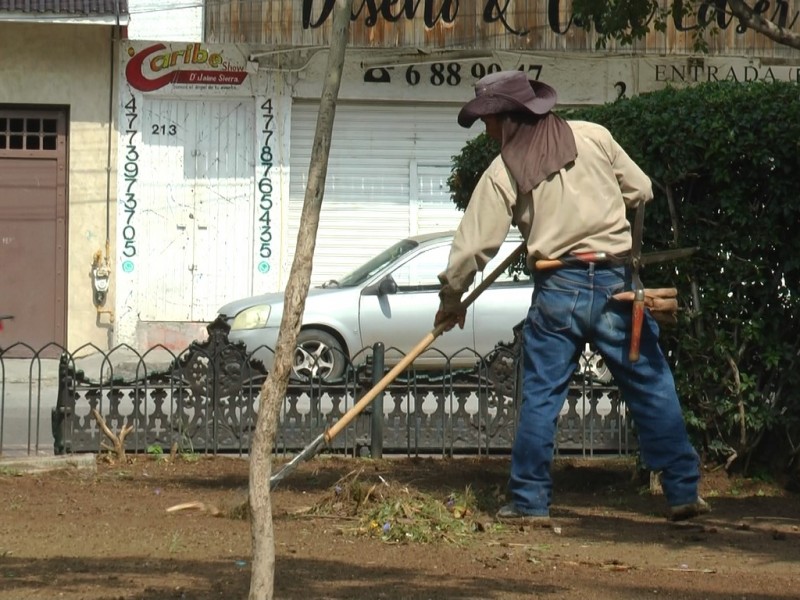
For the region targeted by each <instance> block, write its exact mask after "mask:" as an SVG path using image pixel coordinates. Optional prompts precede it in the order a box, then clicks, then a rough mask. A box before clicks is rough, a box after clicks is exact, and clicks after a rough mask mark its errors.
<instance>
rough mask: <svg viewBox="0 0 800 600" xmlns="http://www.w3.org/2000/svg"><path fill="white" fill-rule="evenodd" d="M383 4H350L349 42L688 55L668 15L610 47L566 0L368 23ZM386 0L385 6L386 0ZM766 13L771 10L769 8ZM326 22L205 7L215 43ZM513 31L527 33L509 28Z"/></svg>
mask: <svg viewBox="0 0 800 600" xmlns="http://www.w3.org/2000/svg"><path fill="white" fill-rule="evenodd" d="M670 1H671V0H662V6H664V7H666V6H667V5H668V3H669V2H670ZM310 4H311V7H312V14H311V21H312V22H317V21H319V18H320V13H321V10H322V7H323V6H324V4H325V2H323V1H322V0H313V2H311V3H310ZM383 4H384V2H383V1H382V0H376V1H375V2H374V3H367V2H356V3H355V10H357V11H359V14H358V15H357V17H356V19H355V20H354V21H353V22H352V24H351V31H350V46H351V47H358V48H422V49H476V48H478V49H491V50H508V51H536V52H587V53H597V52H600V53H606V52H612V53H622V54H630V53H647V54H656V53H657V54H672V55H675V54H677V55H685V54H694V51H693V49H692V44H693V33H692V31H682V30H679V29H677V28H676V27H675V25H674V24H673V23H672V22H670V23H669V27H668V29H667V32H666V33H665V34H662V33H651V34H650V35H648V36H647V38H646V39H644V40H642V41H639V42H636V43H635V44H633V46H625V47H622V46H619V45H618V44H614V43H611V44H609V46H608V48H605V49H597V48H596V47H595V46H596V42H597V35H596V34H594V33H590V32H585V31H583V30H582V29H580V28H578V27H576V26H575V24H574V23H572V5H571V3H570V2H569V1H568V0H567V1H559V2H556V0H514V1H513V2H508V3H507V6H506V9H505V13H504V15H503V19H498V18H497V15H496V14H495V15H493V17H494V18H495V21H493V22H491V23H487V22H486V21H485V20H484V7H485V5H486V2H483V1H475V2H460V3H456V2H452V3H450V5H449V6H451V7H457V12H456V15H455V17H454V18H451V17H450V16H448V15H445V16H444V17H443V16H440V15H439V11H442V10H443V7H447V5H448V4H447V3H446V2H432V3H431V6H432V7H433V10H434V20H435V22H434V23H433V25H432V26H430V27H427V26H426V24H425V22H424V12H425V7H426V4H427V3H426V1H425V0H420V1H415V2H411V1H409V2H398V3H395V4H393V5H391V6H390V8H388V9H387V10H390V11H391V14H394V15H398V14H399V18H397V19H396V20H393V21H392V20H387V19H386V18H385V17H383V16H382V15H380V14H379V15H378V16H377V18H375V19H373V20H374V23H370V22H369V20H370V19H369V17H370V15H369V6H370V5H376V6H378V7H381V6H383ZM386 4H387V6H389V4H388V0H387V2H386ZM499 4H501V5H502V4H503V3H499ZM406 6H408V7H412V8H410V9H409V10H415V11H416V12H415V13H414V16H413V18H411V19H409V18H407V16H406V13H405V9H406ZM550 10H552V12H553V14H552V15H551V14H550ZM798 11H800V0H789V2H788V11H787V15H788V19H789V22H788V23H787V26H788V25H791V24H792V19H793V18H794V15H796V14H797V13H798ZM495 13H496V10H495ZM556 15H557V17H556ZM767 16H768V17H772V16H773V13H772V12H770V13H769V14H768V15H767ZM710 18H714V17H713V16H711V17H710ZM726 18H727V19H728V20H730V17H726ZM331 21H332V16H330V15H329V16H328V17H327V19H326V20H325V22H324V23H323V24H322V25H321V26H319V27H310V26H309V27H306V28H304V27H303V0H215V1H211V2H208V6H207V14H206V38H207V39H208V41H211V42H217V43H250V44H262V45H264V46H267V47H272V48H275V47H301V46H321V45H328V38H329V35H330V29H331ZM691 24H692V23H691V22H688V21H687V23H686V25H691ZM793 28H794V29H798V28H800V26H798V25H794V27H793ZM513 31H517V32H526V33H524V35H515V34H514V33H513ZM708 43H709V54H710V55H712V56H713V55H735V56H753V57H760V58H800V51H798V50H795V49H793V48H789V47H787V46H784V45H781V44H777V43H775V42H772V41H770V40H768V39H767V38H766V37H764V36H763V35H761V34H758V33H756V32H754V31H752V30H750V31H747V32H745V33H744V34H741V33H737V32H736V24H735V22H731V23H730V24H729V25H727V27H726V28H725V29H723V30H722V31H721V32H720V33H719V35H717V36H714V37H711V36H709V37H708Z"/></svg>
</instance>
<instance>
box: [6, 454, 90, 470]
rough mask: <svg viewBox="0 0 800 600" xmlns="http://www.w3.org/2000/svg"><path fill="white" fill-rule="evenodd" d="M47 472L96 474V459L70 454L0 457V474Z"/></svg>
mask: <svg viewBox="0 0 800 600" xmlns="http://www.w3.org/2000/svg"><path fill="white" fill-rule="evenodd" d="M49 471H79V472H81V473H88V474H92V473H96V472H97V457H96V455H94V454H72V455H68V456H30V457H24V458H2V457H0V474H2V473H11V474H16V473H46V472H49Z"/></svg>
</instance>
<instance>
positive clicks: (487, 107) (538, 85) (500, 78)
mask: <svg viewBox="0 0 800 600" xmlns="http://www.w3.org/2000/svg"><path fill="white" fill-rule="evenodd" d="M555 104H556V91H555V90H554V89H553V88H551V87H550V86H549V85H547V84H546V83H542V82H541V81H534V80H531V79H528V76H527V75H525V73H523V72H522V71H498V72H497V73H491V74H489V75H487V76H486V77H483V78H481V79H479V80H478V81H477V83H475V97H474V98H473V99H472V100H470V101H469V102H467V103H466V104H465V105H464V106H463V108H462V109H461V111H460V112H459V113H458V124H459V125H461V126H462V127H471V126H472V124H473V123H474V122H475V121H476V120H478V119H479V118H481V117H485V116H488V115H498V114H501V113H507V112H530V113H532V114H534V115H543V114H546V113H547V112H549V111H550V109H551V108H553V106H555Z"/></svg>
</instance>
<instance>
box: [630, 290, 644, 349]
mask: <svg viewBox="0 0 800 600" xmlns="http://www.w3.org/2000/svg"><path fill="white" fill-rule="evenodd" d="M643 322H644V290H643V289H642V290H636V293H635V296H634V299H633V316H632V319H631V348H630V352H629V353H628V359H629V360H630V361H631V362H636V361H637V360H639V347H640V346H641V343H642V323H643Z"/></svg>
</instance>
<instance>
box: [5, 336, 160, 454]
mask: <svg viewBox="0 0 800 600" xmlns="http://www.w3.org/2000/svg"><path fill="white" fill-rule="evenodd" d="M174 358H175V357H174V356H173V355H172V354H171V353H170V352H169V351H167V350H165V349H163V348H156V349H154V350H152V351H150V352H148V353H147V354H145V355H144V356H140V355H139V354H137V353H136V351H134V350H133V349H132V348H129V347H125V346H121V347H118V348H116V349H114V350H113V351H111V352H110V353H109V354H108V355H105V354H103V353H100V352H94V353H91V354H86V355H83V356H78V357H75V358H74V367H75V370H76V371H83V373H84V376H85V377H86V378H87V379H89V380H90V381H96V382H107V381H110V380H111V379H112V378H113V379H118V378H122V379H124V380H126V381H127V380H132V379H137V378H140V377H144V376H145V375H148V374H151V373H154V372H157V371H163V370H165V369H167V368H168V367H169V365H170V363H171V362H172V361H173V359H174ZM58 363H59V361H58V359H57V358H30V357H29V358H6V357H4V356H0V457H9V456H14V457H19V456H52V454H53V435H52V429H51V410H52V409H53V408H54V407H55V406H56V400H57V398H58Z"/></svg>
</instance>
